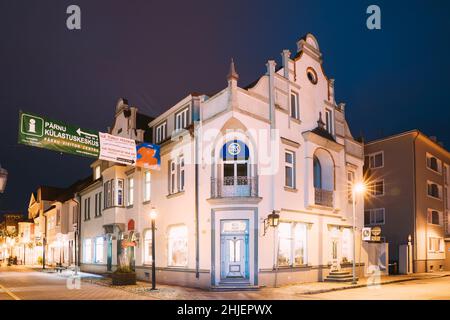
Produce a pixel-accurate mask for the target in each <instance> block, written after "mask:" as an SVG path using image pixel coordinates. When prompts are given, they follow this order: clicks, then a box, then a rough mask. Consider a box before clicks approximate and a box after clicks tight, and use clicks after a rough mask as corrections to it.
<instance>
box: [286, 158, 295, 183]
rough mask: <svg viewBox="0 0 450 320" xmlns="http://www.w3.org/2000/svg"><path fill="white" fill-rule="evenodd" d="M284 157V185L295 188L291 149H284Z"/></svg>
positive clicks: (293, 161) (293, 159)
mask: <svg viewBox="0 0 450 320" xmlns="http://www.w3.org/2000/svg"><path fill="white" fill-rule="evenodd" d="M284 158H285V186H286V187H289V188H295V156H294V153H293V152H291V151H286V152H285V154H284Z"/></svg>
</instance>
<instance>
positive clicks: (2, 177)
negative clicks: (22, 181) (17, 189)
mask: <svg viewBox="0 0 450 320" xmlns="http://www.w3.org/2000/svg"><path fill="white" fill-rule="evenodd" d="M7 180H8V171H6V169H3V168H2V166H1V165H0V193H3V192H4V191H5V188H6V181H7Z"/></svg>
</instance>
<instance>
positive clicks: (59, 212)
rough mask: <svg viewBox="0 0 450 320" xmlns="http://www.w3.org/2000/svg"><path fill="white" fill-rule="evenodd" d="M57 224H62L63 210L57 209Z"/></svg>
mask: <svg viewBox="0 0 450 320" xmlns="http://www.w3.org/2000/svg"><path fill="white" fill-rule="evenodd" d="M56 225H57V226H59V225H61V210H59V209H58V210H56Z"/></svg>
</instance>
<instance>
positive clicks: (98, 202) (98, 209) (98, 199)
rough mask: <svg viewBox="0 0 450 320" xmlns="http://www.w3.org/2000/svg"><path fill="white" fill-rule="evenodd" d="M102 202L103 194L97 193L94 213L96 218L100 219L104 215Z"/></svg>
mask: <svg viewBox="0 0 450 320" xmlns="http://www.w3.org/2000/svg"><path fill="white" fill-rule="evenodd" d="M101 201H102V193H101V192H99V193H96V194H95V211H94V214H95V217H99V216H101V215H102V212H101V210H102V202H101Z"/></svg>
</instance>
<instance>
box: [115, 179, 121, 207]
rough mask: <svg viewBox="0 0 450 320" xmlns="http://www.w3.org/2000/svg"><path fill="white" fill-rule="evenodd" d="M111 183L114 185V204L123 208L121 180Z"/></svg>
mask: <svg viewBox="0 0 450 320" xmlns="http://www.w3.org/2000/svg"><path fill="white" fill-rule="evenodd" d="M113 182H115V183H116V190H115V191H116V192H115V199H114V202H115V203H114V204H115V205H116V206H119V207H121V206H123V179H116V180H113Z"/></svg>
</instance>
